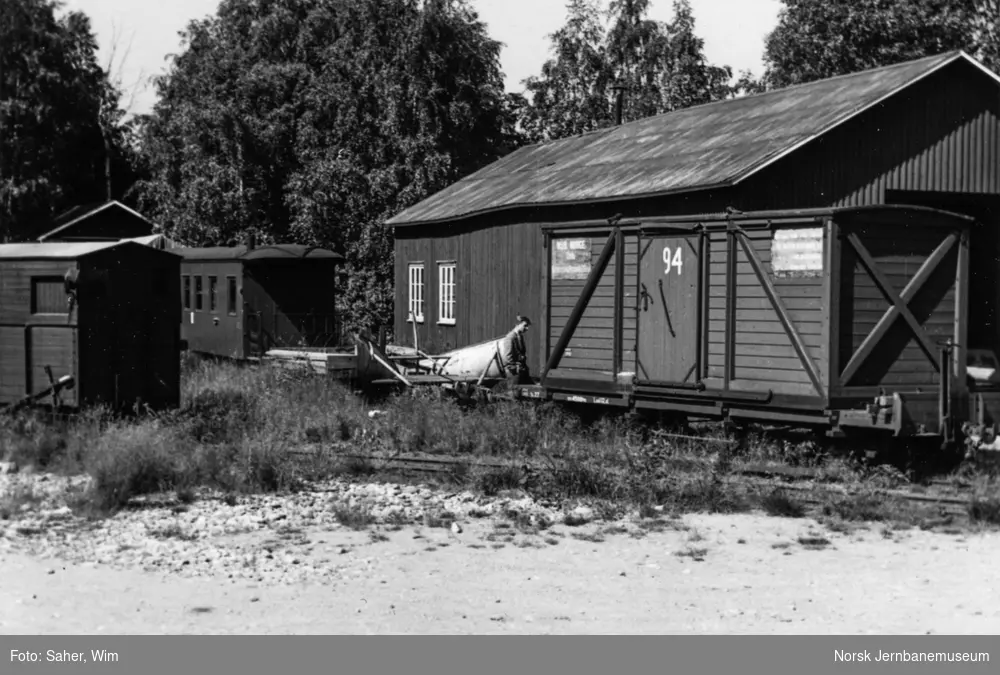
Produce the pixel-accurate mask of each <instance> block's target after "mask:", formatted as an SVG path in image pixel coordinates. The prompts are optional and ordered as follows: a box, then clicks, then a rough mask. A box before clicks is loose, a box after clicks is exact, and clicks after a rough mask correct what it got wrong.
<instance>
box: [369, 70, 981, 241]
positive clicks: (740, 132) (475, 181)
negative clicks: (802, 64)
mask: <svg viewBox="0 0 1000 675" xmlns="http://www.w3.org/2000/svg"><path fill="white" fill-rule="evenodd" d="M956 61H963V62H966V63H968V64H969V65H970V66H972V67H975V68H978V69H980V70H983V71H985V72H986V73H988V74H989V75H991V76H992V77H993V78H994V80H996V81H1000V78H997V76H996V75H994V74H993V73H990V72H989V71H988V70H986V69H985V68H984V67H983V66H982V65H980V64H979V63H978V62H976V61H975V60H973V59H972V58H970V57H969V56H967V55H966V54H964V53H962V52H950V53H947V54H941V55H937V56H931V57H927V58H923V59H918V60H915V61H909V62H906V63H900V64H896V65H893V66H887V67H883V68H877V69H874V70H868V71H864V72H861V73H854V74H851V75H842V76H839V77H834V78H830V79H826V80H820V81H817V82H812V83H808V84H803V85H798V86H795V87H789V88H786V89H781V90H775V91H771V92H767V93H764V94H758V95H755V96H745V97H742V98H736V99H728V100H725V101H718V102H715V103H708V104H705V105H700V106H695V107H692V108H686V109H684V110H678V111H674V112H670V113H665V114H663V115H657V116H655V117H649V118H646V119H642V120H637V121H635V122H630V123H627V124H622V125H621V126H618V127H612V128H609V129H603V130H600V131H595V132H591V133H588V134H584V135H582V136H575V137H572V138H567V139H563V140H559V141H553V142H549V143H541V144H538V145H533V146H528V147H525V148H521V149H519V150H516V151H514V152H512V153H511V154H509V155H507V156H506V157H504V158H502V159H500V160H498V161H496V162H494V163H493V164H491V165H489V166H487V167H485V168H483V169H481V170H480V171H478V172H476V173H473V174H472V175H470V176H468V177H466V178H464V179H463V180H460V181H458V182H457V183H455V184H453V185H451V186H450V187H448V188H445V189H444V190H442V191H440V192H438V193H437V194H435V195H433V196H431V197H429V198H427V199H425V200H423V201H422V202H420V203H418V204H415V205H414V206H411V207H410V208H409V209H406V210H405V211H403V212H402V213H399V214H397V215H396V216H395V217H394V218H392V219H390V220H389V221H388V224H389V225H391V226H400V225H416V224H421V223H432V222H441V221H447V220H454V219H457V218H463V217H468V216H471V215H476V214H482V213H488V212H491V211H497V210H502V209H506V208H512V207H523V206H533V205H543V204H544V205H556V204H579V203H587V202H598V201H608V200H613V199H622V198H635V197H648V196H657V195H664V194H671V193H678V192H689V191H694V190H702V189H710V188H716V187H724V186H727V185H733V184H735V183H737V182H739V181H740V180H743V179H745V178H747V177H748V176H750V175H752V174H753V173H756V172H757V171H759V170H761V169H762V168H764V167H765V166H767V165H769V164H771V163H772V162H774V161H777V160H778V159H780V158H781V157H783V156H785V155H786V154H788V153H790V152H792V151H794V150H796V149H797V148H799V147H801V146H802V145H804V144H805V143H807V142H809V141H811V140H813V139H815V138H816V137H818V136H820V135H822V134H824V133H826V132H828V131H829V130H831V129H832V128H833V127H835V126H837V125H839V124H842V123H843V122H845V121H847V120H848V119H850V118H852V117H854V116H855V115H857V114H858V113H860V112H862V111H864V110H866V109H868V108H871V107H872V106H874V105H876V104H878V103H879V102H881V101H883V100H884V99H886V98H888V97H889V96H892V95H894V94H896V93H898V92H899V91H900V90H902V89H903V88H905V87H907V86H908V85H911V84H913V83H915V82H917V81H918V80H920V79H922V78H924V77H926V76H927V75H929V74H931V73H933V72H935V71H936V70H938V69H940V68H942V67H944V66H945V65H947V64H950V63H953V62H956Z"/></svg>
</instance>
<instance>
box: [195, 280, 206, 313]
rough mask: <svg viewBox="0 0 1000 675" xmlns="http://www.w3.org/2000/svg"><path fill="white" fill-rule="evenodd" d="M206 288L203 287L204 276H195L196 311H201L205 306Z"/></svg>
mask: <svg viewBox="0 0 1000 675" xmlns="http://www.w3.org/2000/svg"><path fill="white" fill-rule="evenodd" d="M203 291H204V289H202V277H201V275H200V274H199V275H198V276H196V277H195V278H194V311H196V312H200V311H201V310H202V308H203V307H204V304H203V303H204V292H203Z"/></svg>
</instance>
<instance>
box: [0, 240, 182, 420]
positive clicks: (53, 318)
mask: <svg viewBox="0 0 1000 675" xmlns="http://www.w3.org/2000/svg"><path fill="white" fill-rule="evenodd" d="M179 279H180V258H179V257H178V256H176V255H174V254H173V253H170V252H166V251H161V250H157V249H155V248H151V247H149V246H143V245H140V244H137V243H134V242H89V243H45V244H3V245H0V407H2V406H5V405H16V404H19V403H21V402H23V401H24V400H25V399H27V398H29V397H32V396H36V395H38V394H39V393H41V392H44V391H46V390H48V389H50V388H51V385H52V384H53V383H56V382H60V381H64V380H65V379H66V378H71V381H72V383H73V385H74V386H73V387H72V388H69V389H65V390H63V391H61V392H59V394H58V396H56V397H54V398H55V400H54V401H53V403H54V404H56V405H58V406H61V407H66V408H69V409H79V408H83V407H86V406H91V405H98V404H103V405H108V406H113V407H116V408H125V409H130V408H134V407H135V406H136V405H137V404H139V405H143V404H144V405H148V406H149V407H151V408H154V409H157V408H160V409H162V408H169V407H174V406H176V405H177V404H178V403H179V400H180V359H179V357H180V329H179V326H178V323H177V316H178V314H179V312H180V302H179V298H178V297H177V293H176V292H175V290H174V289H176V288H177V284H178V281H179Z"/></svg>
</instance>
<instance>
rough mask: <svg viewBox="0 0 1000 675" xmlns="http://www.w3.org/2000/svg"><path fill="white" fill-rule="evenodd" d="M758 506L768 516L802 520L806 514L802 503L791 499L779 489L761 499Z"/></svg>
mask: <svg viewBox="0 0 1000 675" xmlns="http://www.w3.org/2000/svg"><path fill="white" fill-rule="evenodd" d="M760 505H761V508H763V509H764V512H765V513H767V515H769V516H780V517H782V518H802V517H803V516H804V515H805V513H806V509H805V506H804V505H803V504H802V503H800V502H798V501H796V500H795V499H792V498H791V497H789V496H788V495H787V494H786V493H785V492H784V491H783V490H780V489H776V490H773V491H772V492H769V493H768V494H766V495H765V496H764V497H763V498H762V499H761V502H760Z"/></svg>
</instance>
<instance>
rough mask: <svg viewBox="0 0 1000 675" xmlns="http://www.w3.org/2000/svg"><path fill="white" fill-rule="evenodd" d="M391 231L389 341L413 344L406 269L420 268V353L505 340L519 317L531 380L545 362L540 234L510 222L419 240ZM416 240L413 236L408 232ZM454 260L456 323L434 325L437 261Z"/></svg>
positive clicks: (423, 232)
mask: <svg viewBox="0 0 1000 675" xmlns="http://www.w3.org/2000/svg"><path fill="white" fill-rule="evenodd" d="M409 234H410V233H409V232H408V231H407V230H405V229H400V230H398V231H397V238H396V248H395V256H396V259H395V285H396V291H395V295H396V303H395V322H394V326H393V333H394V342H395V343H397V344H401V345H409V346H412V345H413V325H412V324H411V323H410V322H408V321H407V320H406V316H407V311H408V299H409V287H408V281H409V280H408V278H407V269H408V266H409V264H410V263H413V262H422V263H423V264H424V320H423V322H422V323H418V324H417V330H418V339H419V342H420V348H421V349H423V350H425V351H430V352H444V351H448V350H450V349H456V348H459V347H465V346H467V345H471V344H475V343H477V342H481V341H484V340H489V339H492V338H495V337H498V336H500V335H504V334H506V333H507V331H509V330H510V329H511V328H513V327H514V325H515V323H516V317H517V315H518V314H520V315H523V316H527V317H528V318H529V319H531V321H532V330H530V331H529V332H528V334H527V336H526V340H525V342H526V345H527V347H528V352H529V353H528V367H529V369H530V370H531V373H532V374H534V375H537V374H538V373H539V372H540V371H541V368H542V366H543V364H544V361H543V359H544V356H545V355H544V353H543V352H544V349H545V345H544V343H545V340H544V329H543V326H544V325H545V319H544V317H543V316H542V311H541V310H542V304H543V303H542V294H543V290H544V289H543V287H542V278H543V276H544V275H543V266H544V265H545V264H546V251H545V249H544V248H543V238H542V233H541V229H540V228H539V227H538V225H537V224H534V223H516V224H511V225H505V226H497V227H481V228H476V229H465V230H457V229H449V228H436V229H433V230H428V229H424V228H420V236H419V237H413V238H411V237H409V236H408V235H409ZM414 234H416V233H414ZM444 261H455V262H456V269H455V324H454V325H447V324H441V323H439V322H438V300H439V284H440V279H439V274H438V263H439V262H444Z"/></svg>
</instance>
